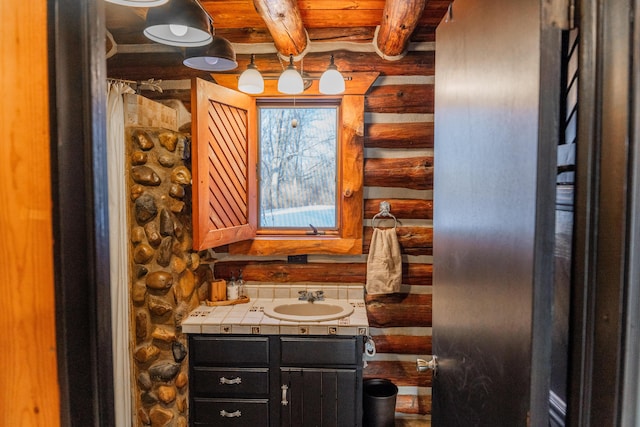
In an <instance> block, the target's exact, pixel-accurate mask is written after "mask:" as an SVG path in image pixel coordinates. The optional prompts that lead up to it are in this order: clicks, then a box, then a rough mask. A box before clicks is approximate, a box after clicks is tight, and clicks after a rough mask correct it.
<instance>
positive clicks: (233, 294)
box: [227, 276, 238, 301]
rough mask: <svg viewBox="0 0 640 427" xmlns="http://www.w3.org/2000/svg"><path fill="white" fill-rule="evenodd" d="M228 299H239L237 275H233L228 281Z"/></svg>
mask: <svg viewBox="0 0 640 427" xmlns="http://www.w3.org/2000/svg"><path fill="white" fill-rule="evenodd" d="M227 299H228V300H230V301H233V300H236V299H238V286H237V285H236V278H235V276H231V280H229V281H228V282H227Z"/></svg>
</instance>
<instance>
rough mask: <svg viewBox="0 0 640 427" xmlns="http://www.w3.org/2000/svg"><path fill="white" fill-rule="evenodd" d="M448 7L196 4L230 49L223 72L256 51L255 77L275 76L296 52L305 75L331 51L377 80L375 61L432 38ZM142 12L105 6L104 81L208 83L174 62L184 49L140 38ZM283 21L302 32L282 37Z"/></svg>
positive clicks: (415, 0)
mask: <svg viewBox="0 0 640 427" xmlns="http://www.w3.org/2000/svg"><path fill="white" fill-rule="evenodd" d="M449 3H450V1H449V0H297V1H296V0H278V1H275V0H200V4H201V6H202V7H203V8H204V9H205V10H206V11H207V13H208V14H209V15H210V16H211V18H212V19H213V25H214V27H215V34H216V35H218V36H222V37H224V38H226V39H227V40H229V41H230V42H231V43H233V44H234V46H235V47H236V52H237V62H238V68H237V69H235V70H233V71H231V73H240V72H242V71H243V70H244V69H246V66H247V64H248V62H249V57H250V53H256V54H257V63H258V66H259V68H260V70H261V71H263V72H279V71H281V70H282V62H283V61H282V58H281V57H282V56H284V57H286V56H287V55H288V54H290V53H291V54H293V55H300V56H299V57H297V59H300V58H302V57H304V68H305V70H307V71H310V72H320V71H322V70H324V69H325V68H326V66H327V64H328V58H327V56H328V54H327V53H326V52H327V51H331V52H333V53H335V55H336V65H337V66H338V68H339V69H341V70H343V71H371V70H375V71H380V72H381V74H383V75H384V65H383V64H384V63H385V62H391V61H388V59H394V57H396V55H400V54H402V53H403V51H405V49H406V48H407V47H408V49H409V50H411V47H412V46H413V45H415V44H420V43H424V42H431V41H434V35H435V28H436V26H437V25H438V23H439V22H440V20H441V19H442V17H443V16H444V15H445V13H446V11H447V8H448V6H449ZM146 13H147V9H146V8H129V7H125V6H118V5H115V4H112V3H106V18H107V19H106V25H107V30H108V33H109V37H110V40H108V41H107V52H109V53H108V56H109V59H108V61H107V67H108V74H109V76H110V77H120V78H129V79H134V80H146V79H149V78H155V79H184V78H190V77H195V76H198V77H204V78H209V77H208V73H206V72H202V71H198V70H193V69H190V68H188V67H185V66H184V65H182V60H183V59H184V57H185V54H186V52H185V49H181V48H174V47H170V46H161V45H157V44H156V43H154V42H152V41H150V40H148V39H147V38H146V37H145V36H144V35H143V33H142V31H143V29H144V25H145V17H146ZM298 16H299V18H300V19H301V22H299V21H298V20H297V18H298ZM283 21H288V22H287V24H288V25H289V27H288V28H291V27H290V25H294V26H295V25H297V26H298V30H297V31H300V30H301V31H302V33H301V34H300V33H298V34H296V32H295V31H294V32H293V35H291V34H287V32H290V30H289V29H287V30H286V31H285V30H284V29H283V28H280V29H279V28H278V27H279V26H280V27H282V25H283ZM292 22H293V24H292ZM378 27H379V30H378V36H377V37H376V29H377V28H378ZM305 31H306V34H307V35H308V40H305V39H306V37H304V35H305V34H304V32H305ZM301 38H302V40H301ZM252 50H255V51H253V52H252ZM276 50H277V51H278V52H280V55H277V54H276ZM376 51H377V52H378V53H375V52H376ZM341 52H342V54H341ZM349 52H352V53H354V52H359V53H360V54H362V53H363V52H364V53H367V55H366V58H367V60H366V61H362V57H361V58H360V60H359V61H358V60H353V59H351V60H349V59H348V58H347V56H348V55H347V54H348V53H349ZM371 52H374V53H373V55H370V53H371ZM352 57H357V55H352ZM355 64H359V65H355Z"/></svg>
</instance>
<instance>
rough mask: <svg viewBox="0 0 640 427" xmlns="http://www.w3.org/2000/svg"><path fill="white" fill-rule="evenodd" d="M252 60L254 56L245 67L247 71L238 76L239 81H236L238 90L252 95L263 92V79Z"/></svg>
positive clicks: (252, 56)
mask: <svg viewBox="0 0 640 427" xmlns="http://www.w3.org/2000/svg"><path fill="white" fill-rule="evenodd" d="M254 60H255V56H254V55H251V62H250V63H249V65H247V69H246V70H245V71H244V72H243V73H242V74H240V79H239V80H238V90H240V91H242V92H244V93H250V94H252V95H256V94H258V93H262V92H264V79H263V78H262V74H260V71H258V68H257V67H256V64H255V62H254Z"/></svg>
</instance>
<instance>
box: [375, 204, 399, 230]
mask: <svg viewBox="0 0 640 427" xmlns="http://www.w3.org/2000/svg"><path fill="white" fill-rule="evenodd" d="M376 219H377V220H378V221H381V220H383V219H393V221H394V222H393V228H394V229H395V228H396V226H397V225H398V219H397V218H396V217H395V216H394V215H393V214H392V213H391V205H390V204H389V202H387V201H382V202H380V212H378V213H377V214H375V215H374V216H373V218H372V219H371V226H372V227H373V228H376Z"/></svg>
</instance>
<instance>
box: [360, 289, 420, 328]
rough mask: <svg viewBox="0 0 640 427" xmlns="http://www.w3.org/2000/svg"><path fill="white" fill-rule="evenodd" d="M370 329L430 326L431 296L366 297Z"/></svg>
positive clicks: (395, 295) (392, 295) (393, 295)
mask: <svg viewBox="0 0 640 427" xmlns="http://www.w3.org/2000/svg"><path fill="white" fill-rule="evenodd" d="M365 301H366V303H367V316H368V317H369V326H371V327H372V328H388V327H398V326H407V327H425V326H431V308H432V295H431V294H391V295H367V296H366V298H365Z"/></svg>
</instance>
